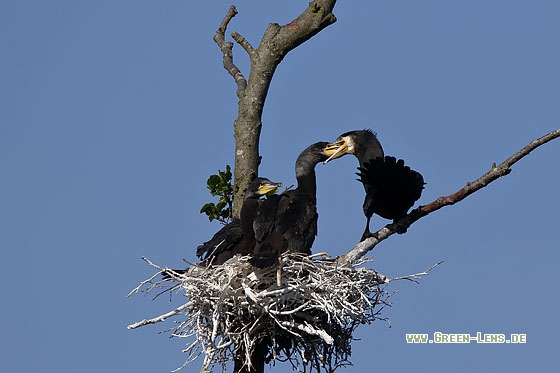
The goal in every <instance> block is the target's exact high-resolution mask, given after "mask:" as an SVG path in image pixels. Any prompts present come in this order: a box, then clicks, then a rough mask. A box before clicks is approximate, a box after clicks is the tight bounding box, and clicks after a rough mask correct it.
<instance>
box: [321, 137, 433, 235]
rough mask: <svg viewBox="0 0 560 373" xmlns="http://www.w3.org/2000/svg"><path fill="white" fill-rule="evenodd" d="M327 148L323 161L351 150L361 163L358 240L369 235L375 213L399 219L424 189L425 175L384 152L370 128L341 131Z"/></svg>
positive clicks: (359, 168) (359, 173)
mask: <svg viewBox="0 0 560 373" xmlns="http://www.w3.org/2000/svg"><path fill="white" fill-rule="evenodd" d="M327 151H328V152H332V153H333V154H332V155H331V156H330V157H329V159H328V160H327V161H325V163H326V162H328V161H330V160H332V159H336V158H339V157H342V156H343V155H345V154H353V155H354V156H355V157H356V158H358V161H359V163H360V167H358V170H359V172H358V173H357V175H358V176H359V177H360V179H359V180H360V181H361V182H362V184H363V185H364V189H365V191H366V197H365V199H364V205H363V209H364V215H365V216H366V218H367V221H366V228H365V230H364V234H363V235H362V238H361V240H362V241H363V240H364V239H366V238H368V237H371V235H372V234H371V232H370V230H369V222H370V220H371V216H372V215H373V214H374V213H375V214H377V215H379V216H381V217H383V218H385V219H393V220H396V219H399V218H401V217H403V216H405V215H406V214H407V212H408V210H409V209H410V208H411V207H412V206H413V205H414V202H416V201H417V200H418V199H419V198H420V196H421V194H422V189H424V178H423V177H422V175H421V174H420V173H419V172H416V171H414V170H411V169H410V167H408V166H405V165H404V161H403V160H402V159H399V160H398V161H397V159H396V158H395V157H391V156H384V154H383V148H382V147H381V144H380V143H379V140H377V137H376V136H375V134H374V133H373V132H372V131H371V130H357V131H350V132H346V133H343V134H342V135H340V136H339V137H338V139H337V140H336V141H335V142H333V143H331V144H329V146H328V147H327Z"/></svg>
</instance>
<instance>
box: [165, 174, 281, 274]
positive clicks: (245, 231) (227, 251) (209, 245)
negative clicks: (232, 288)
mask: <svg viewBox="0 0 560 373" xmlns="http://www.w3.org/2000/svg"><path fill="white" fill-rule="evenodd" d="M281 186H282V183H275V182H272V181H270V180H269V179H266V178H264V177H257V178H256V179H255V180H253V181H252V182H251V183H250V184H249V186H248V187H247V190H246V191H245V197H244V199H243V205H242V206H241V211H240V213H239V215H240V216H239V218H234V219H233V220H232V222H231V223H229V224H227V225H225V226H224V227H222V229H220V230H219V231H218V232H216V233H215V234H214V236H213V237H212V238H211V239H210V240H209V241H206V242H204V243H203V244H202V245H200V246H198V247H197V248H196V255H197V256H198V257H199V258H200V259H202V264H204V265H209V264H212V265H220V264H224V262H225V261H226V260H228V259H230V258H232V257H233V256H234V255H235V254H241V255H249V254H252V253H253V248H254V247H255V233H254V231H253V219H254V218H255V213H256V211H257V207H258V205H259V203H260V201H259V198H260V197H262V196H264V195H266V194H269V193H271V192H275V191H276V190H277V189H278V188H279V187H281ZM173 271H174V272H177V273H185V272H186V270H182V269H181V270H173ZM168 277H170V275H169V274H164V278H168Z"/></svg>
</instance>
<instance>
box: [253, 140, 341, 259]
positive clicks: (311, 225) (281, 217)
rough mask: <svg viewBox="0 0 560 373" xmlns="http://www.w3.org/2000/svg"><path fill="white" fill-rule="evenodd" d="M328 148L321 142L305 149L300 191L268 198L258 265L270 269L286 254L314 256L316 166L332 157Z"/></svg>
mask: <svg viewBox="0 0 560 373" xmlns="http://www.w3.org/2000/svg"><path fill="white" fill-rule="evenodd" d="M327 145H329V143H327V142H318V143H315V144H313V145H311V146H309V147H308V148H307V149H305V150H304V151H303V152H302V153H301V154H300V155H299V156H298V158H297V160H296V166H295V169H296V179H297V188H296V189H293V190H288V191H286V192H284V193H282V194H280V195H275V196H272V197H271V198H268V199H267V200H266V201H263V203H262V204H261V205H260V206H259V208H258V209H257V214H256V216H255V221H254V223H253V228H254V231H255V238H256V240H257V243H256V246H255V250H254V255H253V260H252V263H253V264H254V265H256V266H258V267H261V268H264V267H268V266H270V265H272V264H273V263H274V262H275V261H276V260H277V258H278V257H279V256H280V254H282V253H283V252H286V251H290V252H292V253H303V254H307V255H309V254H311V246H312V245H313V241H314V240H315V236H316V235H317V218H318V214H317V196H316V191H317V183H316V179H315V165H317V163H320V162H323V161H326V160H327V159H328V158H329V156H330V155H331V154H332V153H328V152H326V150H325V148H326V146H327Z"/></svg>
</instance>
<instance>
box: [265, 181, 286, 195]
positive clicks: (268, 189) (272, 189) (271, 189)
mask: <svg viewBox="0 0 560 373" xmlns="http://www.w3.org/2000/svg"><path fill="white" fill-rule="evenodd" d="M281 186H282V183H273V182H270V183H266V184H262V185H260V186H259V195H261V196H265V195H266V196H267V197H270V196H272V195H274V194H276V193H277V192H278V188H280V187H281Z"/></svg>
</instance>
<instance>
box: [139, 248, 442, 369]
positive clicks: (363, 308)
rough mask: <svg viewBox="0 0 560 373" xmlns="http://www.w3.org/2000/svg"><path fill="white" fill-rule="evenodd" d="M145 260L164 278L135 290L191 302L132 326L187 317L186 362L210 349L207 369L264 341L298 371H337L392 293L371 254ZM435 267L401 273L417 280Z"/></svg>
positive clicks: (181, 329) (182, 333)
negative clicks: (178, 295)
mask: <svg viewBox="0 0 560 373" xmlns="http://www.w3.org/2000/svg"><path fill="white" fill-rule="evenodd" d="M143 259H144V260H145V261H146V262H148V264H150V265H151V266H153V267H154V268H156V269H158V270H159V273H158V274H164V275H166V278H164V279H163V280H159V281H155V278H156V277H157V275H158V274H156V275H154V276H152V277H151V278H149V279H148V280H145V281H143V282H142V283H141V284H140V285H139V286H138V287H137V288H135V289H134V290H133V291H131V293H130V294H129V295H131V294H133V293H136V292H138V291H140V290H143V291H145V292H149V291H151V290H154V289H156V288H158V289H163V290H161V291H160V292H159V293H158V295H156V297H157V296H159V295H161V293H165V292H168V291H172V290H180V291H181V292H184V295H185V297H186V298H187V302H186V303H185V304H183V305H181V306H179V307H177V308H175V309H174V310H172V311H170V312H168V313H166V314H163V315H160V316H158V317H155V318H152V319H149V320H142V321H139V322H137V323H134V324H132V325H129V327H128V328H129V329H134V328H138V327H140V326H144V325H147V324H154V323H157V322H161V321H164V320H166V319H168V318H170V317H171V316H177V315H180V316H182V317H183V320H182V321H179V322H178V325H177V326H175V327H174V328H172V329H170V330H171V331H172V335H173V336H177V337H182V338H183V337H194V338H195V339H194V342H192V343H191V344H190V345H189V346H188V347H187V348H186V349H185V350H184V351H185V352H186V353H188V354H189V355H188V358H187V360H186V362H185V364H184V365H183V366H185V365H186V364H188V363H189V362H191V361H192V360H194V359H196V358H197V357H198V356H199V355H200V354H204V362H203V364H202V370H201V371H202V372H207V371H210V369H211V368H212V367H213V366H214V365H216V364H221V365H222V368H223V369H225V364H226V362H227V361H230V360H233V358H234V356H236V355H240V354H241V355H243V357H244V360H245V363H246V364H249V365H251V364H252V362H251V355H252V353H253V351H254V350H255V347H256V346H257V345H261V346H262V345H263V344H264V345H266V347H267V350H268V353H267V356H266V360H265V361H266V362H267V363H269V362H271V361H276V360H278V361H289V362H290V363H291V364H292V365H293V367H294V368H295V369H296V370H297V371H298V372H307V371H317V372H321V371H325V372H333V371H334V370H335V369H337V368H338V367H340V366H343V365H348V364H349V361H348V358H349V356H350V353H351V341H352V335H353V332H354V330H355V329H356V327H357V326H358V325H360V324H369V323H371V322H373V321H374V320H375V319H377V318H380V317H379V315H380V312H381V310H382V309H383V308H384V307H385V306H387V305H389V303H388V301H387V300H388V298H389V296H390V295H391V294H389V293H387V292H386V291H385V290H384V289H385V285H386V284H387V283H389V282H390V281H391V280H390V279H388V278H387V277H386V276H384V275H382V274H380V273H378V272H376V271H374V270H372V269H367V268H365V267H363V266H362V265H363V264H364V263H365V262H366V261H368V260H367V259H360V260H358V261H356V262H355V263H352V264H351V265H345V266H341V265H340V264H337V262H336V261H335V260H331V259H328V257H327V255H326V254H315V255H312V256H302V255H298V254H285V255H282V256H281V257H280V258H279V261H278V263H277V264H276V265H275V266H273V267H271V268H266V269H258V268H255V267H253V266H252V265H251V264H250V263H249V262H248V259H249V257H239V256H235V257H234V258H232V259H230V260H228V261H227V262H226V263H225V264H223V265H219V266H210V267H202V266H199V265H193V266H191V268H190V269H189V270H188V271H187V272H186V273H177V272H174V271H173V270H170V269H168V268H162V267H159V266H157V265H155V264H153V263H152V262H150V261H149V260H148V259H146V258H143ZM438 264H439V263H438ZM438 264H436V266H437V265H438ZM432 268H433V267H432ZM432 268H430V269H429V270H428V271H425V272H422V273H419V274H415V275H410V276H403V277H399V278H396V279H416V278H418V277H419V276H421V275H425V274H427V273H428V272H429V271H430V270H431V269H432ZM181 368H182V367H181ZM181 368H179V369H181Z"/></svg>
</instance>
